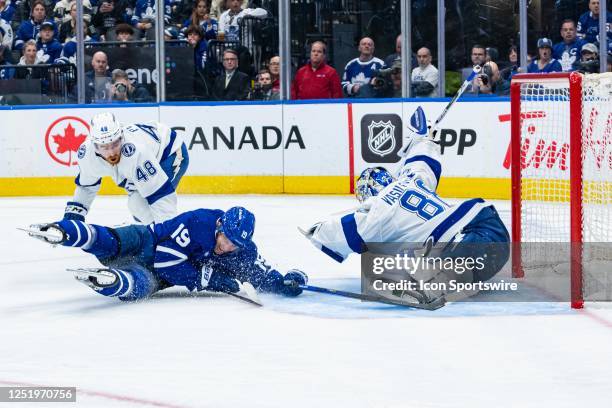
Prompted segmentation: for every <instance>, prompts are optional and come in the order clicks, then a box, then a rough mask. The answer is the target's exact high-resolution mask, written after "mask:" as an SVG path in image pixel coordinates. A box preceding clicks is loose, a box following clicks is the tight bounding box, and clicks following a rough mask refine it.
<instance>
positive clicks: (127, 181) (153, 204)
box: [73, 122, 183, 222]
mask: <svg viewBox="0 0 612 408" xmlns="http://www.w3.org/2000/svg"><path fill="white" fill-rule="evenodd" d="M123 135H124V136H123V137H124V141H123V145H122V147H121V159H120V161H119V163H117V164H116V165H112V164H110V163H108V162H107V161H106V160H104V158H103V157H102V156H101V155H99V154H98V153H97V152H96V150H95V148H94V144H93V141H92V140H91V139H90V138H87V139H86V140H85V142H84V143H83V144H82V145H81V147H79V150H78V152H77V161H78V165H79V175H78V176H77V178H76V179H75V183H76V185H77V189H76V191H75V194H74V200H73V201H74V202H77V203H80V204H82V205H83V206H84V207H85V208H87V209H89V208H90V206H91V203H92V202H93V199H94V197H95V195H96V193H97V191H98V189H99V188H100V182H101V181H102V177H103V176H110V177H111V178H112V179H113V180H114V181H115V183H116V184H117V185H118V186H119V187H123V188H126V189H127V190H128V192H130V193H132V192H138V193H139V194H140V195H141V196H142V197H143V198H144V199H146V201H147V203H148V205H149V206H150V210H151V213H152V216H153V219H154V221H155V222H161V221H165V220H167V219H169V218H172V217H174V216H175V215H176V214H177V211H176V193H175V190H174V186H173V185H172V182H171V180H170V179H169V178H168V176H167V175H166V173H165V172H164V170H163V169H162V167H161V165H160V162H161V161H163V160H164V159H166V158H167V157H168V156H170V155H171V154H173V153H174V152H176V151H177V150H179V149H181V146H182V144H183V142H182V140H180V139H179V138H177V137H176V132H174V131H172V130H171V129H170V128H169V127H168V126H166V125H164V124H161V123H157V122H152V123H147V124H132V125H128V126H124V127H123ZM169 197H173V199H170V198H169Z"/></svg>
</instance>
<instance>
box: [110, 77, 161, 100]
mask: <svg viewBox="0 0 612 408" xmlns="http://www.w3.org/2000/svg"><path fill="white" fill-rule="evenodd" d="M111 81H112V86H111V101H112V102H133V103H143V102H152V101H153V98H152V97H151V94H149V91H147V88H145V87H144V86H142V85H140V84H139V83H137V82H134V83H133V84H132V82H130V80H129V78H128V75H127V74H126V72H125V71H124V70H122V69H115V70H114V71H113V73H112V77H111Z"/></svg>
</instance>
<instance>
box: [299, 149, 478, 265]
mask: <svg viewBox="0 0 612 408" xmlns="http://www.w3.org/2000/svg"><path fill="white" fill-rule="evenodd" d="M439 158H440V148H439V146H438V145H436V144H435V143H433V142H432V141H431V140H429V139H419V140H415V141H414V142H413V145H412V147H411V148H410V151H409V152H408V154H406V155H405V156H404V157H403V159H402V161H403V164H402V167H401V168H400V170H399V172H398V177H397V179H396V180H395V181H394V182H393V183H391V184H390V185H388V186H387V187H386V188H384V189H383V190H382V191H381V192H380V193H379V194H378V195H377V196H374V197H370V198H369V199H368V200H366V201H365V202H364V203H363V204H362V205H361V206H360V207H359V208H358V209H357V211H355V212H351V213H349V214H347V215H344V216H340V215H337V216H333V217H331V218H329V219H327V220H325V221H323V222H321V223H320V224H319V225H316V224H315V229H314V232H313V233H312V235H311V236H310V237H309V238H310V240H311V242H312V243H313V244H314V245H315V246H316V247H317V248H319V249H321V250H322V251H323V252H324V253H326V254H327V255H329V256H331V257H332V258H333V259H335V260H336V261H338V262H342V261H343V260H345V259H346V258H347V257H348V255H349V254H351V253H352V252H356V253H363V252H364V251H365V249H366V245H367V243H368V242H372V243H373V242H403V243H425V242H427V241H428V240H432V241H433V242H432V243H433V244H436V243H437V242H449V241H451V240H452V238H453V237H454V236H455V235H457V234H458V233H460V232H461V230H462V229H463V227H464V226H466V225H467V224H468V223H469V222H470V221H471V220H472V219H473V218H474V217H475V216H476V215H477V214H478V213H479V212H480V211H481V210H482V209H483V208H484V207H486V206H487V204H486V203H485V202H484V200H482V199H472V200H466V201H463V202H461V203H459V204H456V205H450V204H448V203H446V202H445V201H444V200H442V199H441V198H440V197H439V196H438V195H437V194H436V189H437V186H438V182H439V179H440V173H441V170H442V167H441V164H440V161H439Z"/></svg>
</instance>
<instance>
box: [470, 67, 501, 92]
mask: <svg viewBox="0 0 612 408" xmlns="http://www.w3.org/2000/svg"><path fill="white" fill-rule="evenodd" d="M497 81H499V67H498V66H497V64H496V63H495V62H493V61H489V62H487V63H485V64H483V66H482V70H481V71H480V73H479V74H478V75H476V78H474V82H473V83H474V87H475V88H476V92H475V93H476V94H477V95H478V96H495V95H494V94H495V86H496V84H497Z"/></svg>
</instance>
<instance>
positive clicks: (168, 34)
mask: <svg viewBox="0 0 612 408" xmlns="http://www.w3.org/2000/svg"><path fill="white" fill-rule="evenodd" d="M179 36H180V34H179V31H178V30H177V29H176V27H173V26H168V27H165V28H164V41H174V40H178V39H179Z"/></svg>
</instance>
